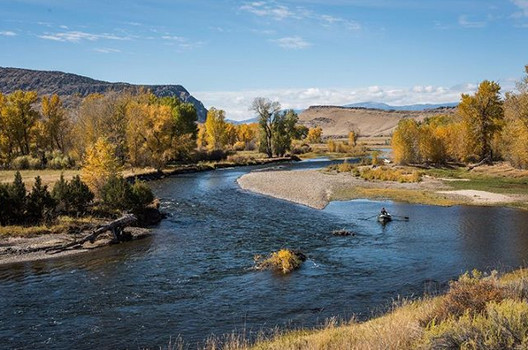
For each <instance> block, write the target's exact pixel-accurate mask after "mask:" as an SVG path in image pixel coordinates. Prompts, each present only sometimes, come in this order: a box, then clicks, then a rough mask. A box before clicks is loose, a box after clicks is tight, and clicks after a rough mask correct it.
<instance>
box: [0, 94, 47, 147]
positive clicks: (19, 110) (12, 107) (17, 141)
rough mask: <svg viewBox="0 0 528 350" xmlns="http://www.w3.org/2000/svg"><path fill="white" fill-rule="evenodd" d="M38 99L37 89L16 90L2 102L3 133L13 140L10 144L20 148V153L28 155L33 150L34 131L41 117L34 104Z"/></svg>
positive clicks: (0, 112) (0, 113)
mask: <svg viewBox="0 0 528 350" xmlns="http://www.w3.org/2000/svg"><path fill="white" fill-rule="evenodd" d="M37 101H38V98H37V92H36V91H27V92H26V91H21V90H18V91H15V92H13V93H12V94H9V95H7V98H6V99H5V101H4V102H3V103H2V110H1V111H0V115H1V117H2V120H1V122H2V123H1V124H2V125H3V128H2V129H3V133H4V134H5V136H6V137H7V138H8V139H10V140H11V144H10V146H12V147H13V146H14V147H17V148H18V153H19V154H21V155H28V154H30V152H31V141H32V131H33V128H34V127H35V124H36V122H37V120H38V119H39V113H38V111H36V110H34V109H33V105H34V104H35V103H36V102H37Z"/></svg>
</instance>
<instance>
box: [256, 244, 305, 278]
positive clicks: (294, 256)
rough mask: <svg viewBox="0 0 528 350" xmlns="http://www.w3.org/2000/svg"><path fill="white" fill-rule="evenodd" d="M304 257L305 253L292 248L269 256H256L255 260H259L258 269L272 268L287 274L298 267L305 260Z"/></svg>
mask: <svg viewBox="0 0 528 350" xmlns="http://www.w3.org/2000/svg"><path fill="white" fill-rule="evenodd" d="M303 258H304V256H303V255H301V254H299V253H296V252H294V251H292V250H290V249H281V250H279V251H278V252H274V253H272V254H271V255H270V256H269V257H267V258H262V257H261V256H256V257H255V261H256V262H257V268H258V269H272V270H275V271H277V272H281V273H283V274H287V273H290V272H292V271H293V270H295V269H298V268H299V267H300V266H301V264H302V262H303Z"/></svg>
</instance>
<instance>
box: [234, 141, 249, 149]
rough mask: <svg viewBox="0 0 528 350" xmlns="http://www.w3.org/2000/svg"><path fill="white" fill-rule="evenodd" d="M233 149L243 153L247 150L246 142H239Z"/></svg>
mask: <svg viewBox="0 0 528 350" xmlns="http://www.w3.org/2000/svg"><path fill="white" fill-rule="evenodd" d="M233 149H234V150H235V151H243V150H245V149H246V143H245V142H244V141H237V142H235V144H234V145H233Z"/></svg>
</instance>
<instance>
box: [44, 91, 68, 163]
mask: <svg viewBox="0 0 528 350" xmlns="http://www.w3.org/2000/svg"><path fill="white" fill-rule="evenodd" d="M41 114H42V118H43V124H44V139H45V140H46V147H47V148H48V150H54V149H58V150H60V151H61V152H62V153H65V151H66V150H65V143H66V138H67V133H68V129H69V125H68V119H67V117H66V113H65V111H64V108H63V106H62V101H61V99H60V97H59V95H57V94H54V95H52V96H50V97H47V96H43V97H42V100H41Z"/></svg>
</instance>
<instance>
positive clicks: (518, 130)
mask: <svg viewBox="0 0 528 350" xmlns="http://www.w3.org/2000/svg"><path fill="white" fill-rule="evenodd" d="M525 71H526V76H525V77H524V79H523V80H522V81H521V82H519V83H518V84H517V92H516V93H514V92H509V93H507V94H506V99H505V101H504V116H505V127H504V130H503V134H502V144H503V145H504V148H505V155H506V156H505V157H506V158H507V159H508V160H509V161H510V163H511V164H512V165H513V166H515V167H518V168H524V169H526V168H528V141H527V140H528V66H526V67H525Z"/></svg>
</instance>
